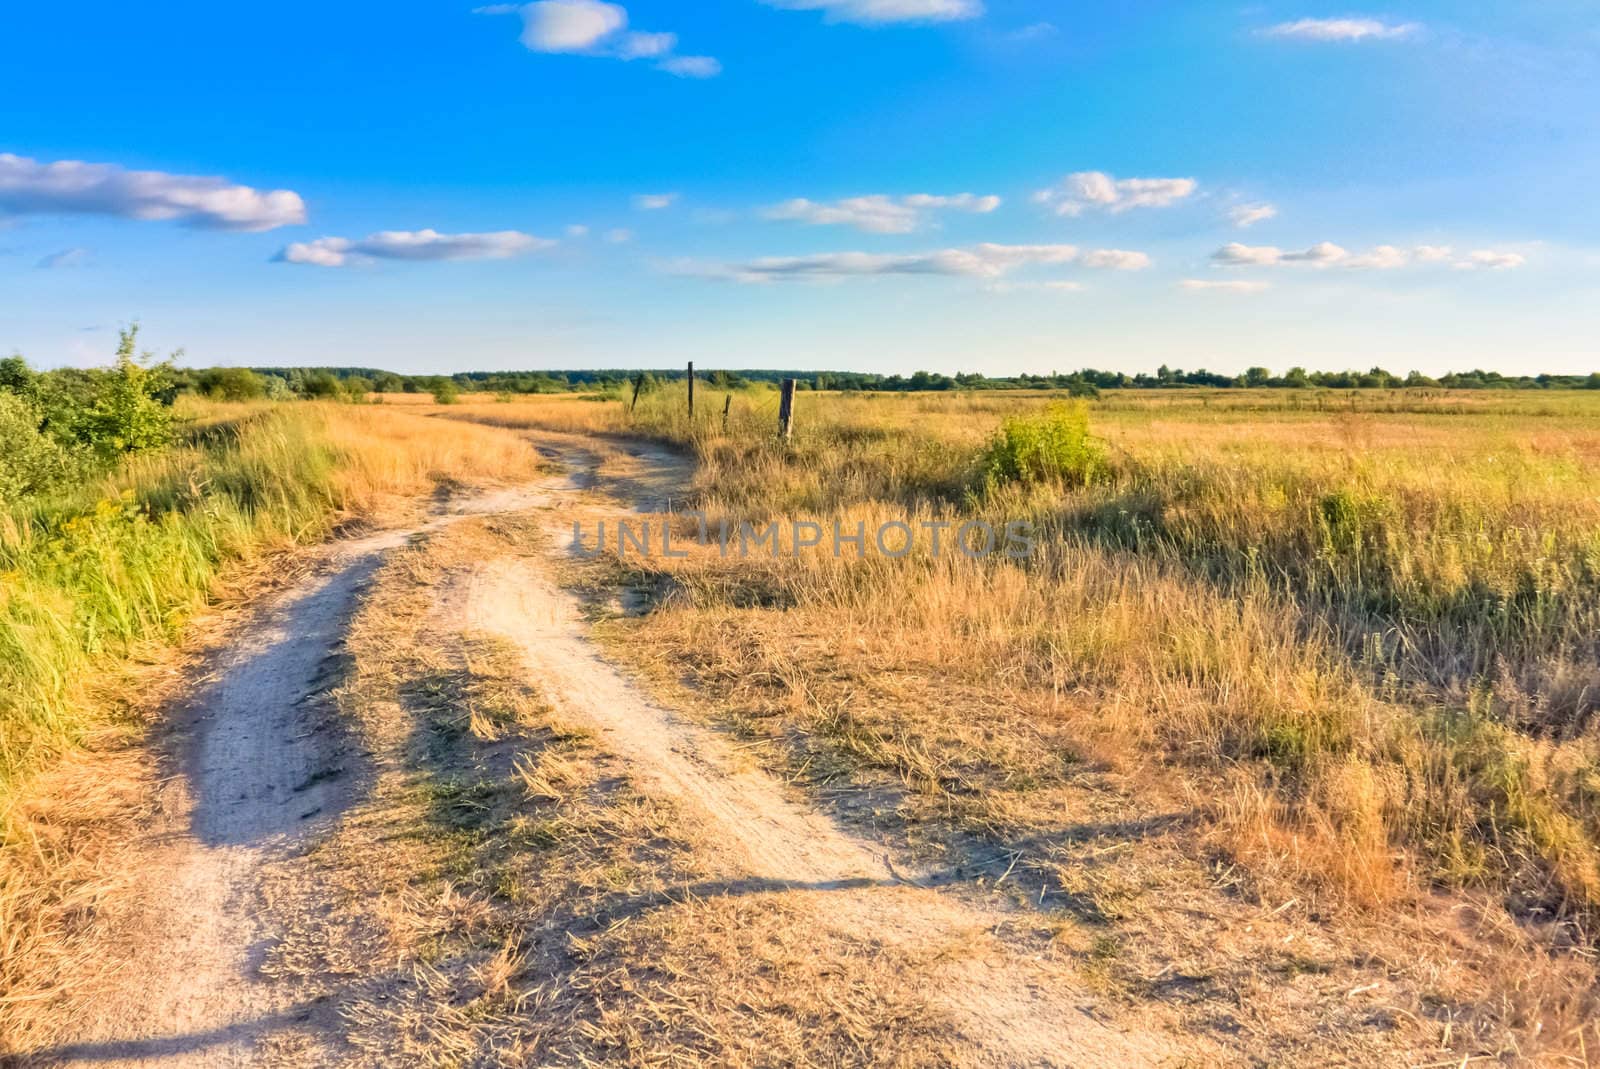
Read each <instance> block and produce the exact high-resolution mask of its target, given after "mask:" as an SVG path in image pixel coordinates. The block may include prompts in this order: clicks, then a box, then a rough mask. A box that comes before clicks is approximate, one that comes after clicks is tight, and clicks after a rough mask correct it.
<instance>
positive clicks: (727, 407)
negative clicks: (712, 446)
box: [722, 393, 733, 434]
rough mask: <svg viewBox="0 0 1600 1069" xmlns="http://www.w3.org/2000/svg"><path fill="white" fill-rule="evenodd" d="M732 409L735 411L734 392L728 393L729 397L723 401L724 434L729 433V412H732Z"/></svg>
mask: <svg viewBox="0 0 1600 1069" xmlns="http://www.w3.org/2000/svg"><path fill="white" fill-rule="evenodd" d="M731 411H733V394H731V393H730V394H729V395H728V399H727V400H726V401H724V402H722V433H723V434H727V433H728V413H729V412H731Z"/></svg>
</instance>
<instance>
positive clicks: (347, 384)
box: [344, 375, 372, 404]
mask: <svg viewBox="0 0 1600 1069" xmlns="http://www.w3.org/2000/svg"><path fill="white" fill-rule="evenodd" d="M344 393H345V396H346V397H347V398H349V399H350V400H351V401H354V402H355V403H356V404H366V402H367V396H368V395H369V394H371V393H372V380H371V379H364V378H362V377H361V376H360V375H352V376H350V377H349V378H348V379H345V380H344Z"/></svg>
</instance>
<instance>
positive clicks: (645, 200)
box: [633, 193, 678, 212]
mask: <svg viewBox="0 0 1600 1069" xmlns="http://www.w3.org/2000/svg"><path fill="white" fill-rule="evenodd" d="M677 202H678V194H676V193H640V194H639V195H638V196H636V197H634V198H633V206H634V208H636V209H637V210H639V211H641V212H659V211H664V210H665V209H667V208H670V207H672V206H673V205H674V204H676V203H677Z"/></svg>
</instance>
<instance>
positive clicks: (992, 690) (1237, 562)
mask: <svg viewBox="0 0 1600 1069" xmlns="http://www.w3.org/2000/svg"><path fill="white" fill-rule="evenodd" d="M733 396H734V400H733V403H732V407H731V415H730V419H729V423H728V427H727V430H726V431H724V429H723V425H722V416H721V413H722V409H723V405H722V395H720V394H718V393H716V392H715V391H712V390H709V389H705V390H702V391H701V393H700V404H701V412H700V414H699V416H698V418H697V419H696V420H695V421H694V422H692V423H691V422H690V421H689V420H688V419H687V417H686V413H685V411H684V404H683V402H684V398H683V396H682V393H681V391H677V392H674V391H672V390H670V389H669V390H663V391H661V392H658V393H657V394H654V395H651V396H648V397H646V398H644V399H642V400H641V402H640V405H639V409H638V411H637V412H635V413H630V412H628V411H627V409H626V406H624V405H619V404H616V403H596V402H590V401H581V400H576V399H571V398H535V399H529V400H527V401H523V402H518V403H514V404H501V405H495V406H474V405H467V406H462V407H461V408H460V409H459V410H456V411H453V412H451V413H449V415H450V417H451V418H461V419H471V420H481V421H485V422H492V423H494V424H496V425H499V426H504V427H543V428H550V429H555V430H561V431H568V432H585V433H593V434H632V435H635V436H641V435H642V436H647V437H654V438H657V439H660V440H663V441H668V442H672V443H675V444H679V445H681V446H684V447H686V448H688V449H690V450H692V451H693V453H694V455H695V456H696V458H697V459H698V461H699V474H698V476H697V478H696V482H695V491H696V493H695V494H694V496H693V499H692V500H691V501H690V502H687V503H686V506H689V505H692V506H693V507H697V508H701V509H704V510H705V511H706V512H707V513H708V514H709V515H710V516H711V518H712V522H713V524H715V522H716V521H717V520H718V519H728V520H730V521H731V522H733V523H735V524H737V523H738V522H739V521H741V520H746V519H748V520H752V521H760V522H764V521H767V520H769V519H770V520H777V521H779V522H780V524H781V525H787V524H788V523H789V522H790V521H793V520H815V521H818V522H821V523H822V524H823V525H824V526H827V527H831V526H832V524H833V523H834V522H835V521H842V522H843V523H844V524H845V526H846V527H854V526H855V524H856V523H858V522H865V523H866V524H867V525H868V529H869V530H871V529H873V528H874V527H876V525H877V524H879V523H881V522H883V521H885V520H890V519H908V520H911V521H912V522H913V523H914V524H915V523H918V522H920V521H923V520H934V519H954V520H961V519H966V518H973V517H981V518H986V519H989V520H991V521H993V522H995V524H996V525H997V526H998V525H999V524H1000V523H1001V522H1003V521H1004V520H1006V519H1009V518H1026V519H1030V520H1032V521H1033V522H1035V523H1036V524H1037V525H1038V526H1039V529H1040V531H1041V533H1042V537H1041V548H1040V551H1039V553H1038V554H1037V555H1036V556H1035V557H1034V558H1033V559H1032V560H1030V561H1028V562H1027V563H1026V564H1023V565H1020V566H1019V565H1017V564H1014V563H1008V562H1001V561H986V562H976V561H969V560H966V559H964V558H961V557H959V556H954V555H948V554H947V555H946V556H945V557H944V558H943V559H941V560H937V561H936V560H933V559H931V558H930V556H929V555H928V554H927V553H926V552H925V551H924V550H919V552H917V553H915V554H913V556H912V557H911V558H909V559H907V560H902V561H892V560H886V559H883V558H882V557H877V556H873V555H870V554H869V556H868V558H867V559H864V560H861V559H853V558H851V559H844V560H838V559H834V558H833V557H832V556H831V555H830V554H829V553H827V552H819V551H811V552H809V553H804V554H801V555H800V557H799V558H798V559H787V558H786V559H781V560H776V561H775V560H772V559H770V558H751V559H747V560H738V559H734V560H723V559H721V558H720V557H718V556H717V555H716V554H715V553H704V552H699V553H695V554H693V555H692V556H691V557H690V559H688V560H685V561H668V560H663V559H661V558H660V557H659V556H658V557H654V558H651V559H649V560H642V559H640V558H639V557H637V556H632V557H630V558H629V559H627V560H626V561H623V562H620V569H619V567H618V562H613V564H612V566H611V567H612V571H613V574H612V576H611V580H612V581H619V580H620V581H624V582H631V583H634V584H636V585H637V586H638V587H640V588H641V589H643V590H646V591H653V592H659V591H662V590H666V591H669V594H668V596H667V597H666V598H665V600H663V601H661V602H660V603H659V604H658V605H656V607H655V609H654V611H652V612H651V613H649V614H647V615H645V616H643V617H640V618H638V619H633V620H628V621H625V622H623V623H621V624H619V625H618V626H619V627H620V628H621V629H622V630H621V632H620V635H621V637H620V640H619V642H618V643H617V646H616V649H617V651H618V652H619V654H620V655H622V656H625V657H628V658H629V659H631V660H635V661H638V662H641V663H646V662H658V663H659V666H660V667H661V668H662V673H661V675H662V678H663V679H665V678H666V677H667V676H668V675H669V674H670V675H671V677H673V678H679V677H682V676H683V675H684V674H685V673H687V676H688V678H689V679H690V680H692V681H693V682H695V683H696V684H698V685H699V686H700V687H701V688H703V689H704V690H705V691H706V693H707V696H708V698H709V700H710V701H711V702H712V704H713V705H714V706H715V707H718V708H720V709H722V710H724V713H723V715H724V716H725V717H730V718H732V719H733V720H734V721H736V722H737V723H738V724H739V725H740V726H742V727H745V728H746V729H751V730H755V731H757V732H758V734H760V735H761V736H762V737H768V736H770V737H774V738H778V739H783V738H788V739H796V738H798V739H801V740H805V741H804V743H803V745H801V746H800V747H799V748H798V749H797V750H791V751H790V753H791V756H790V759H789V761H790V763H789V768H790V772H791V774H804V775H811V774H814V773H817V772H818V771H819V770H823V771H826V772H827V774H828V775H831V776H835V777H838V776H845V777H851V776H860V775H862V774H863V770H866V771H868V772H875V773H878V774H887V775H889V776H890V777H892V778H893V779H894V780H896V781H898V782H899V783H900V784H901V785H902V787H903V788H905V789H906V790H907V791H908V792H909V797H910V801H909V802H905V803H902V814H905V813H906V812H908V811H909V812H910V813H912V814H920V816H919V819H921V818H926V819H931V820H935V821H944V822H949V821H954V823H955V825H956V826H958V827H962V828H965V829H967V830H969V831H972V832H974V833H976V834H979V835H981V836H984V837H987V838H998V839H999V840H1000V841H1001V842H1005V841H1011V840H1015V839H1017V838H1025V837H1027V836H1029V835H1033V834H1039V833H1044V832H1048V831H1050V830H1051V829H1059V828H1060V827H1061V823H1062V818H1061V815H1060V814H1059V813H1057V812H1054V811H1052V810H1051V809H1050V808H1049V806H1048V805H1045V804H1044V799H1046V798H1048V797H1050V792H1049V791H1043V792H1040V791H1038V787H1039V785H1040V784H1041V783H1043V784H1045V785H1046V786H1048V785H1049V784H1050V783H1052V782H1057V783H1059V782H1060V780H1061V775H1062V773H1061V772H1060V771H1059V770H1060V769H1061V768H1062V764H1061V761H1062V759H1063V757H1065V758H1067V759H1069V762H1070V760H1071V759H1078V760H1090V761H1093V762H1099V763H1101V764H1103V765H1104V766H1105V767H1107V768H1109V769H1112V770H1115V771H1117V772H1118V773H1119V774H1120V775H1122V776H1125V777H1129V778H1131V780H1132V782H1134V783H1137V784H1140V786H1139V787H1138V788H1137V789H1138V790H1140V791H1149V792H1152V796H1154V797H1159V796H1160V794H1161V792H1162V791H1163V790H1164V789H1165V790H1173V789H1179V791H1180V795H1181V794H1182V793H1183V792H1185V791H1186V792H1188V796H1189V797H1191V798H1193V799H1194V800H1195V801H1196V802H1197V804H1198V809H1199V812H1200V813H1201V814H1202V815H1203V818H1204V820H1205V822H1206V827H1207V828H1208V835H1207V841H1208V842H1209V843H1210V844H1211V845H1212V847H1213V848H1215V849H1217V850H1219V851H1221V852H1222V853H1223V855H1224V856H1226V857H1228V858H1230V859H1232V860H1233V861H1235V862H1242V863H1244V864H1246V865H1247V866H1248V868H1249V869H1250V871H1252V872H1255V873H1257V874H1258V875H1259V876H1260V877H1261V878H1263V879H1281V880H1285V881H1288V882H1289V883H1290V884H1291V885H1292V886H1297V887H1299V888H1302V889H1303V893H1309V894H1312V895H1314V896H1315V899H1314V900H1316V901H1319V902H1322V903H1323V904H1324V905H1326V906H1327V907H1330V908H1331V907H1340V906H1343V907H1354V908H1356V909H1365V910H1377V911H1379V914H1378V915H1382V911H1386V910H1397V909H1400V908H1402V907H1403V906H1404V905H1405V904H1406V903H1413V902H1417V901H1422V900H1425V899H1426V897H1427V896H1428V894H1429V893H1430V892H1431V891H1433V890H1435V889H1443V890H1447V891H1451V892H1456V893H1461V894H1465V895H1468V896H1472V897H1473V898H1474V899H1475V900H1476V899H1477V898H1478V897H1479V896H1482V897H1483V898H1485V899H1486V900H1488V901H1490V902H1493V903H1495V905H1494V906H1487V907H1485V908H1487V909H1489V910H1490V912H1491V913H1492V912H1493V910H1495V909H1499V910H1502V911H1503V913H1502V915H1503V916H1505V917H1507V918H1511V919H1514V920H1515V921H1516V922H1517V923H1519V924H1522V925H1525V926H1526V930H1527V932H1528V933H1530V934H1531V936H1532V937H1533V943H1534V944H1535V945H1537V944H1539V943H1544V944H1545V945H1547V946H1550V947H1554V948H1555V950H1556V953H1557V954H1558V955H1559V954H1561V953H1562V948H1570V947H1573V946H1579V947H1582V946H1588V945H1591V944H1592V941H1593V939H1594V935H1595V927H1594V926H1595V924H1596V922H1597V921H1600V806H1597V805H1596V799H1597V798H1600V727H1597V724H1600V717H1597V716H1596V713H1597V712H1600V644H1597V642H1600V640H1597V637H1596V636H1597V635H1600V468H1597V467H1596V466H1595V464H1594V459H1595V458H1596V457H1600V422H1597V420H1596V418H1595V417H1596V416H1597V415H1600V398H1597V397H1594V396H1593V395H1590V394H1587V393H1548V394H1546V393H1540V394H1532V395H1530V394H1524V393H1501V394H1477V393H1475V394H1447V393H1438V392H1434V393H1429V394H1416V393H1412V392H1406V391H1397V392H1394V393H1381V394H1371V393H1364V394H1360V395H1343V394H1338V395H1332V394H1308V395H1285V394H1283V393H1272V392H1264V391H1254V392H1252V391H1224V392H1201V391H1195V392H1182V393H1177V394H1172V395H1167V394H1158V395H1151V394H1111V395H1108V396H1107V397H1106V398H1104V399H1103V400H1102V401H1100V402H1099V403H1097V404H1096V405H1094V406H1093V408H1092V414H1091V419H1092V426H1093V431H1094V433H1095V434H1096V435H1097V436H1098V438H1099V439H1100V440H1101V442H1102V443H1103V447H1104V449H1105V450H1106V452H1107V454H1108V456H1109V458H1110V464H1109V471H1108V472H1107V473H1106V474H1105V476H1104V477H1103V478H1101V479H1099V480H1098V481H1096V482H1093V483H1091V484H1090V485H1089V486H1087V487H1081V488H1069V487H1063V486H1051V485H1035V486H1029V487H1011V488H1001V489H999V490H998V491H994V490H989V489H986V488H985V487H984V486H983V485H982V481H981V479H980V478H979V474H980V472H979V459H980V456H981V453H982V450H983V448H984V446H985V444H986V443H987V441H988V440H989V439H990V437H991V436H992V435H993V433H994V431H995V429H996V427H997V426H998V425H999V423H1000V422H1001V420H1002V419H1004V418H1006V417H1007V416H1009V415H1012V414H1016V413H1024V414H1025V413H1030V412H1037V411H1040V410H1042V409H1043V408H1044V407H1045V406H1046V405H1048V404H1049V403H1051V402H1050V399H1049V398H1048V397H1044V396H1029V395H1014V394H958V395H910V396H903V395H901V396H896V395H879V396H870V395H869V396H861V395H832V394H821V395H819V394H801V395H800V400H799V421H798V430H797V433H796V437H795V439H794V440H793V441H792V442H791V443H788V444H786V445H785V444H782V443H779V442H778V440H777V437H776V434H775V407H776V405H775V397H774V395H773V394H772V393H771V392H769V391H762V390H752V391H747V392H740V393H736V394H735V395H733ZM691 532H692V525H690V524H688V523H687V522H685V523H683V524H682V527H681V533H682V534H683V535H684V536H686V538H687V536H688V535H689V534H690V533H691ZM668 667H670V673H669V672H668V670H667V669H668ZM919 702H920V703H925V704H919ZM1052 768H1053V769H1056V770H1058V771H1057V772H1056V773H1055V774H1054V777H1053V778H1052V777H1051V776H1050V775H1043V776H1041V770H1050V769H1052ZM829 770H831V771H829ZM852 770H854V771H852ZM1175 774H1176V775H1175ZM822 782H831V781H830V780H828V779H827V777H826V776H824V777H823V780H822ZM1030 793H1032V794H1034V796H1035V797H1034V800H1033V801H1032V802H1030V798H1029V795H1030ZM918 799H925V802H919V801H918ZM1517 953H1522V952H1521V951H1518V952H1517ZM1529 953H1534V954H1535V955H1537V953H1542V952H1531V951H1530V952H1529ZM1491 960H1492V956H1491ZM1508 960H1516V961H1525V960H1531V959H1524V958H1518V957H1517V956H1516V954H1513V955H1512V957H1511V958H1510V959H1508ZM1509 967H1511V968H1520V967H1521V966H1509ZM1493 968H1495V966H1493V965H1488V966H1485V969H1486V971H1492V969H1493ZM1528 968H1529V970H1530V975H1532V974H1535V973H1536V974H1537V975H1540V976H1543V977H1546V978H1547V979H1549V982H1548V984H1546V986H1544V987H1542V988H1538V987H1536V989H1534V990H1524V991H1522V992H1521V993H1520V994H1519V996H1518V998H1519V1000H1520V1001H1519V1002H1518V1008H1517V1009H1516V1010H1515V1012H1512V1011H1509V1010H1508V1011H1507V1012H1506V1013H1505V1014H1501V1015H1499V1016H1495V1015H1494V1014H1490V1015H1489V1016H1490V1017H1492V1018H1493V1019H1494V1020H1496V1021H1498V1022H1499V1023H1498V1024H1497V1025H1495V1026H1494V1028H1491V1029H1490V1030H1489V1032H1485V1033H1484V1036H1485V1037H1488V1036H1489V1035H1490V1033H1492V1034H1493V1035H1494V1036H1498V1037H1500V1038H1499V1039H1494V1040H1492V1042H1494V1043H1501V1042H1504V1043H1516V1042H1519V1040H1518V1038H1517V1037H1518V1036H1522V1037H1523V1039H1526V1036H1527V1035H1528V1034H1529V1033H1528V1032H1527V1031H1519V1030H1524V1029H1531V1030H1533V1032H1535V1033H1538V1034H1540V1035H1543V1036H1544V1037H1545V1039H1547V1040H1548V1039H1549V1037H1551V1036H1552V1035H1554V1034H1562V1035H1564V1036H1565V1038H1564V1039H1562V1040H1560V1042H1562V1043H1565V1042H1574V1041H1573V1040H1572V1031H1571V1030H1572V1029H1573V1028H1574V1027H1577V1026H1579V1025H1581V1024H1582V1023H1583V1022H1584V1021H1585V1020H1586V1019H1588V1012H1589V1011H1588V1010H1587V1009H1585V1007H1591V1008H1592V1002H1591V1001H1590V1000H1589V999H1588V998H1587V997H1586V996H1585V995H1584V994H1583V991H1582V989H1583V986H1584V984H1585V983H1586V981H1583V980H1582V979H1581V976H1583V975H1589V973H1588V972H1587V971H1586V970H1587V969H1588V966H1585V965H1583V964H1582V961H1581V960H1574V959H1567V960H1566V964H1560V963H1559V962H1558V963H1557V964H1555V965H1552V966H1550V967H1548V968H1545V967H1541V968H1538V969H1535V968H1533V967H1532V966H1529V967H1528ZM1574 970H1576V971H1575V972H1574ZM1485 1012H1488V1011H1485ZM1485 1027H1488V1026H1485ZM1495 1029H1500V1030H1499V1031H1495ZM1595 1038H1600V1037H1591V1040H1592V1039H1595ZM1483 1042H1485V1043H1490V1042H1491V1039H1490V1038H1484V1039H1483Z"/></svg>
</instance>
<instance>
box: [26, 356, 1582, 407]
mask: <svg viewBox="0 0 1600 1069" xmlns="http://www.w3.org/2000/svg"><path fill="white" fill-rule="evenodd" d="M4 365H5V367H4V370H0V380H10V381H11V382H12V383H13V387H12V392H17V391H16V389H15V385H14V384H15V382H17V381H21V377H29V378H30V380H31V381H35V382H36V384H37V388H38V390H39V391H40V400H39V404H40V407H41V408H42V409H48V408H51V407H52V406H55V407H57V408H59V409H62V410H65V409H72V410H74V411H77V410H84V409H86V408H87V407H89V406H88V405H86V404H85V403H84V402H85V399H86V398H88V397H89V396H90V395H92V394H96V393H97V392H98V391H99V390H100V388H101V386H102V385H103V380H104V377H105V375H106V374H107V373H106V372H103V371H77V370H73V369H63V370H60V371H51V372H43V373H40V372H34V371H32V370H31V369H29V368H28V367H27V365H26V363H25V362H24V361H23V360H22V359H21V357H11V358H9V359H8V360H6V361H5V362H4ZM685 374H686V372H685V370H684V369H683V368H662V369H654V370H646V371H640V370H628V369H620V368H615V369H601V370H584V371H469V372H462V373H460V374H456V375H401V374H397V373H395V372H392V371H383V370H380V369H377V368H362V367H301V368H243V367H211V368H183V367H176V366H174V364H173V363H172V361H168V362H166V363H164V364H162V365H161V366H160V368H159V369H158V370H157V371H155V372H154V373H153V377H152V381H153V382H157V383H159V391H158V392H159V393H160V394H161V396H162V397H163V398H165V400H166V401H167V403H169V404H170V402H171V400H172V398H174V397H176V396H178V395H179V394H185V393H190V394H196V395H199V396H202V397H207V398H211V399H214V400H221V401H253V400H261V399H267V400H292V399H302V400H313V401H319V400H320V401H350V402H357V403H359V402H364V401H367V400H369V399H370V398H371V397H372V396H373V395H374V394H400V393H410V394H427V395H431V396H432V397H434V398H435V399H436V400H438V401H439V402H441V403H444V404H450V403H453V402H454V401H456V400H457V399H458V398H459V396H460V395H461V394H463V393H490V394H498V395H501V396H507V395H518V394H555V393H574V392H576V393H594V394H596V395H603V396H612V397H614V396H618V395H626V394H627V393H628V392H630V391H631V390H632V388H633V386H634V385H635V384H639V385H640V386H641V390H642V392H645V393H649V392H651V391H653V390H655V389H657V388H660V387H661V386H663V385H665V384H667V383H672V382H681V381H683V379H684V378H685ZM697 377H698V378H699V379H700V381H702V382H705V383H707V384H709V385H710V386H711V387H712V388H713V389H725V390H733V389H739V388H742V387H746V386H751V385H757V384H763V383H766V384H775V383H778V382H781V381H783V380H784V379H795V380H796V381H797V382H798V384H799V387H800V389H802V390H841V391H874V392H891V393H893V392H911V391H930V390H932V391H938V390H1061V391H1065V392H1067V393H1070V394H1072V395H1073V396H1078V397H1093V396H1096V395H1097V394H1098V393H1099V392H1100V391H1101V390H1167V389H1194V388H1205V387H1210V388H1261V389H1313V388H1322V389H1338V390H1366V389H1384V390H1392V389H1405V388H1430V389H1450V390H1474V389H1511V390H1541V389H1589V390H1600V372H1596V373H1594V374H1591V375H1503V374H1501V373H1500V372H1498V371H1482V370H1477V371H1465V372H1453V373H1451V374H1448V375H1441V376H1439V377H1438V378H1430V377H1429V376H1427V375H1423V374H1421V373H1420V372H1416V371H1413V372H1411V373H1410V374H1408V375H1405V376H1400V375H1397V374H1394V373H1393V372H1390V371H1386V370H1384V369H1383V368H1381V367H1375V368H1372V369H1371V370H1370V371H1307V370H1306V369H1305V368H1303V367H1294V368H1290V369H1289V370H1288V371H1287V372H1285V373H1284V374H1283V375H1275V374H1273V372H1272V371H1270V370H1269V369H1267V368H1264V367H1253V368H1250V369H1248V370H1247V371H1245V372H1244V374H1242V375H1225V374H1219V373H1217V372H1212V371H1206V370H1205V369H1203V368H1202V369H1200V370H1198V371H1183V370H1181V369H1176V368H1170V367H1167V366H1165V365H1163V366H1162V367H1160V368H1158V369H1157V370H1156V372H1155V374H1153V375H1152V374H1145V373H1142V372H1141V373H1139V374H1137V375H1128V374H1126V373H1124V372H1120V371H1100V370H1096V369H1095V368H1084V369H1083V370H1081V371H1073V372H1067V373H1059V372H1053V373H1051V374H1049V375H1027V374H1025V375H1012V376H1004V377H990V376H987V375H984V374H982V373H980V372H964V373H961V374H957V375H944V374H941V373H939V372H936V371H918V372H915V373H914V374H911V375H880V374H875V373H870V372H861V371H767V370H744V371H726V370H720V369H719V370H714V371H706V372H700V373H698V375H697ZM5 385H6V383H5V381H0V388H4V387H5ZM69 399H70V400H71V402H72V403H71V404H67V403H66V401H67V400H69ZM56 422H58V423H59V422H60V420H59V419H57V420H56Z"/></svg>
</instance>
